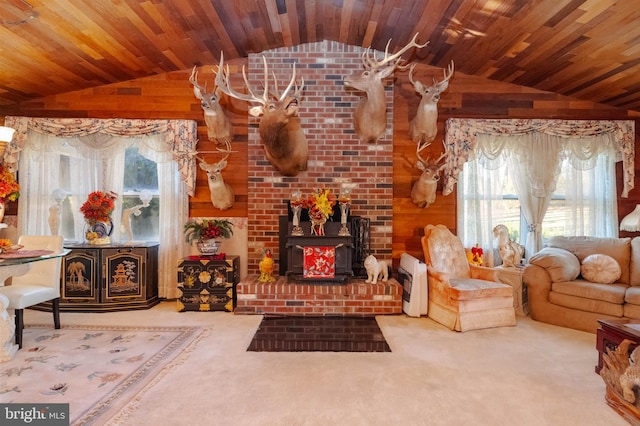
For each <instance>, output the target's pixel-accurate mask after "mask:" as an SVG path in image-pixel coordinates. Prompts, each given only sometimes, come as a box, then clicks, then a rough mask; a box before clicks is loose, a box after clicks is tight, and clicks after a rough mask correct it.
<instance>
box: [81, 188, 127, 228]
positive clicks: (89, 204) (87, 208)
mask: <svg viewBox="0 0 640 426" xmlns="http://www.w3.org/2000/svg"><path fill="white" fill-rule="evenodd" d="M116 198H118V196H117V195H116V194H115V193H114V192H112V191H109V192H107V193H105V192H102V191H94V192H92V193H91V194H89V196H88V197H87V201H85V202H84V204H83V205H82V206H81V207H80V212H81V213H82V215H83V216H84V219H85V220H86V221H87V222H88V223H89V224H90V225H93V224H95V223H96V222H107V221H108V220H109V219H110V217H111V213H112V212H113V208H114V207H115V203H114V201H115V199H116Z"/></svg>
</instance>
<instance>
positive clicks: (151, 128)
mask: <svg viewBox="0 0 640 426" xmlns="http://www.w3.org/2000/svg"><path fill="white" fill-rule="evenodd" d="M4 122H5V126H9V127H12V128H14V129H16V135H15V144H14V143H12V144H10V145H9V146H8V147H7V152H6V153H5V157H4V161H5V164H7V165H8V167H9V168H10V169H11V170H17V165H18V160H19V155H20V151H21V149H22V147H24V145H25V142H26V140H27V132H28V131H29V130H32V131H35V132H39V133H44V134H51V135H54V136H57V137H61V138H72V137H81V136H88V135H93V134H96V133H101V134H106V135H111V136H121V137H138V136H142V135H149V134H158V133H163V134H164V135H165V144H166V147H167V148H168V149H169V150H170V151H171V154H172V156H173V159H174V160H175V161H176V163H177V164H178V171H179V172H180V176H181V178H182V180H183V181H184V182H185V185H186V188H187V193H188V194H189V195H190V196H193V195H194V193H195V186H196V167H195V159H194V154H195V152H196V144H197V142H198V139H197V123H196V122H195V121H193V120H142V119H136V120H129V119H123V118H113V119H97V118H32V117H12V116H9V117H6V118H5V121H4Z"/></svg>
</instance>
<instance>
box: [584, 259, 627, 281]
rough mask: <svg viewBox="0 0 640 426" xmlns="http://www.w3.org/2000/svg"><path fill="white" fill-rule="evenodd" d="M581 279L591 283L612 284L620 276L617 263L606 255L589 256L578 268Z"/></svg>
mask: <svg viewBox="0 0 640 426" xmlns="http://www.w3.org/2000/svg"><path fill="white" fill-rule="evenodd" d="M580 273H581V274H582V278H584V279H585V280H587V281H591V282H592V283H599V284H613V283H615V282H616V281H618V279H619V278H620V275H622V270H621V269H620V265H619V264H618V262H617V261H616V260H615V259H614V258H613V257H611V256H607V255H606V254H591V255H589V256H587V257H585V258H584V260H583V261H582V265H581V266H580Z"/></svg>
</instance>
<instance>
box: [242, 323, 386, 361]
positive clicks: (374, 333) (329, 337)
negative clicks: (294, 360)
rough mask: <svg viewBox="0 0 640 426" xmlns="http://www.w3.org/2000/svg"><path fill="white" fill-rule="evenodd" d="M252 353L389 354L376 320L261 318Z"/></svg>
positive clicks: (251, 349) (251, 345)
mask: <svg viewBox="0 0 640 426" xmlns="http://www.w3.org/2000/svg"><path fill="white" fill-rule="evenodd" d="M247 350H248V351H255V352H391V348H389V345H388V344H387V341H386V340H385V339H384V335H383V334H382V331H381V330H380V327H379V326H378V323H377V321H376V319H375V317H341V316H324V317H313V316H305V317H301V316H284V317H264V318H263V319H262V322H261V323H260V326H259V327H258V331H256V334H255V335H254V336H253V339H252V340H251V343H250V344H249V348H248V349H247Z"/></svg>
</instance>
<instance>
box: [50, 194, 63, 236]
mask: <svg viewBox="0 0 640 426" xmlns="http://www.w3.org/2000/svg"><path fill="white" fill-rule="evenodd" d="M51 197H53V201H55V204H52V205H51V207H49V230H50V231H51V235H58V231H59V230H60V215H61V213H62V203H63V201H64V200H65V199H66V198H67V192H66V191H65V190H64V189H60V188H56V189H54V190H53V192H52V193H51Z"/></svg>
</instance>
